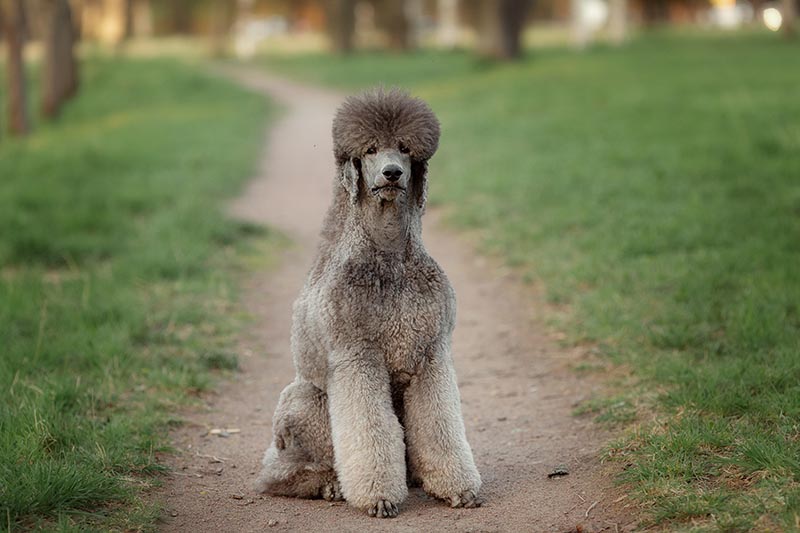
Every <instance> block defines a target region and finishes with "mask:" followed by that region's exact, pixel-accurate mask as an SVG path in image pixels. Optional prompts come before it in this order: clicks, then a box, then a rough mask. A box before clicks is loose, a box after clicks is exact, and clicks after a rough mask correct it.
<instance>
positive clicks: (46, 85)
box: [42, 0, 78, 118]
mask: <svg viewBox="0 0 800 533" xmlns="http://www.w3.org/2000/svg"><path fill="white" fill-rule="evenodd" d="M43 8H44V14H45V17H46V19H47V28H46V32H47V34H46V35H45V42H44V62H43V67H44V70H43V72H42V113H43V114H44V116H45V117H48V118H52V117H55V116H56V115H58V113H59V111H60V110H61V105H62V104H63V103H64V101H65V100H67V99H69V98H71V97H72V96H74V95H75V93H77V91H78V64H77V61H76V59H75V50H74V47H75V29H74V27H73V25H72V11H71V9H70V6H69V0H46V1H45V2H43Z"/></svg>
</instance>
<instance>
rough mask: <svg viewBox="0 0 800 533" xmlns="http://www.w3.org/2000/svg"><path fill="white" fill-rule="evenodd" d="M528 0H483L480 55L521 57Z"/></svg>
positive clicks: (480, 14) (481, 5)
mask: <svg viewBox="0 0 800 533" xmlns="http://www.w3.org/2000/svg"><path fill="white" fill-rule="evenodd" d="M529 5H530V1H529V0H481V2H480V5H479V12H478V16H479V17H480V18H479V29H478V31H479V33H480V35H479V42H478V51H479V53H480V54H481V55H482V56H484V57H487V58H490V59H501V60H508V59H516V58H518V57H519V56H520V55H521V54H522V43H521V37H522V30H523V29H524V27H525V15H526V14H527V12H528V7H529Z"/></svg>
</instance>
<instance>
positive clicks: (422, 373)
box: [257, 89, 481, 518]
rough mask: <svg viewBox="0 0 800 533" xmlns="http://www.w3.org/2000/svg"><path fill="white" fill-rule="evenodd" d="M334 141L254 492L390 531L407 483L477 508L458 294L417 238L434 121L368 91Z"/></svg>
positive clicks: (389, 94)
mask: <svg viewBox="0 0 800 533" xmlns="http://www.w3.org/2000/svg"><path fill="white" fill-rule="evenodd" d="M333 141H334V155H335V157H336V165H337V174H336V181H335V184H334V194H333V202H332V203H331V206H330V208H329V210H328V214H327V216H326V218H325V222H324V225H323V229H322V234H321V240H322V242H321V244H320V246H319V251H318V254H317V257H316V259H315V260H314V263H313V266H312V268H311V271H310V273H309V275H308V279H307V281H306V284H305V286H304V287H303V290H302V292H301V293H300V297H299V298H298V299H297V301H296V302H295V305H294V316H293V326H292V353H293V355H294V365H295V369H296V372H297V377H296V378H295V381H294V382H293V383H291V384H290V385H289V386H288V387H286V389H284V391H283V393H281V397H280V400H279V402H278V407H277V409H276V411H275V417H274V419H273V435H274V437H273V441H272V444H271V445H270V447H269V449H267V451H266V453H265V455H264V460H263V464H264V468H263V470H262V472H261V475H260V476H259V480H258V484H257V488H258V489H259V490H260V491H262V492H266V493H268V494H274V495H284V496H297V497H303V498H317V497H322V498H325V499H329V500H333V499H342V498H344V499H345V500H347V502H348V503H349V504H351V505H353V506H355V507H358V508H360V509H364V510H366V511H367V512H368V513H369V515H370V516H377V517H384V518H387V517H394V516H397V506H398V505H399V504H400V503H401V502H402V501H403V500H404V499H405V497H406V495H407V493H408V488H407V476H409V478H410V480H411V482H412V483H419V484H421V486H422V487H423V489H424V490H425V492H427V493H428V494H430V495H431V496H434V497H436V498H441V499H443V500H445V501H447V502H449V503H450V504H451V505H452V506H453V507H477V506H479V505H480V503H481V501H480V499H479V498H478V490H479V489H480V486H481V478H480V475H479V474H478V470H477V468H475V462H474V460H473V458H472V450H470V447H469V444H468V443H467V439H466V435H465V432H464V422H463V419H462V416H461V405H460V398H459V392H458V387H457V385H456V374H455V370H454V368H453V360H452V357H451V354H450V338H451V335H452V332H453V326H454V323H455V313H456V302H455V294H454V292H453V288H452V287H451V286H450V283H449V281H448V280H447V277H446V276H445V274H444V272H443V271H442V269H441V268H440V267H439V265H438V264H436V262H435V261H434V260H433V259H432V258H431V257H430V256H429V255H428V253H427V252H426V251H425V247H424V246H423V244H422V237H421V230H422V222H421V217H422V214H423V212H424V209H425V198H426V191H427V168H428V159H430V157H431V156H433V154H434V152H435V151H436V148H437V146H438V143H439V122H438V121H437V119H436V117H435V115H434V114H433V112H432V111H431V109H430V108H429V107H428V105H427V104H426V103H425V102H423V101H421V100H418V99H415V98H412V97H410V96H408V95H407V94H405V93H403V92H401V91H398V90H388V91H387V90H383V89H377V90H373V91H370V92H367V93H364V94H362V95H359V96H355V97H351V98H349V99H347V100H346V101H345V102H344V104H343V105H342V107H341V108H340V109H339V111H338V112H337V114H336V117H335V119H334V121H333ZM406 461H408V464H407V465H406Z"/></svg>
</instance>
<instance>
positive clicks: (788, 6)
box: [781, 0, 797, 38]
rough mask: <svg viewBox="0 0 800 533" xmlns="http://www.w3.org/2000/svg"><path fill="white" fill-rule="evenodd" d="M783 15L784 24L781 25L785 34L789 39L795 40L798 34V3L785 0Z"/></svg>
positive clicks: (782, 4)
mask: <svg viewBox="0 0 800 533" xmlns="http://www.w3.org/2000/svg"><path fill="white" fill-rule="evenodd" d="M781 15H783V22H782V23H781V29H782V30H783V34H784V35H785V36H786V37H788V38H793V37H794V36H795V33H796V32H797V30H796V28H795V19H796V18H797V3H796V1H795V0H783V2H782V3H781Z"/></svg>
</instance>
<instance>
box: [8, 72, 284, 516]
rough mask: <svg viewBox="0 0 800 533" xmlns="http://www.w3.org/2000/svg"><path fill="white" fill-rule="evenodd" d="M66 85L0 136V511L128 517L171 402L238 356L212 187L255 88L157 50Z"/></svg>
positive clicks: (244, 133) (251, 251)
mask: <svg viewBox="0 0 800 533" xmlns="http://www.w3.org/2000/svg"><path fill="white" fill-rule="evenodd" d="M82 75H83V79H82V89H81V93H80V95H79V97H78V98H77V99H76V100H74V101H73V102H72V103H70V104H69V105H68V107H67V108H66V109H65V112H64V113H63V115H62V116H61V118H60V120H58V121H57V122H56V123H54V124H50V125H43V124H38V125H37V129H36V131H35V132H34V133H33V135H32V136H31V137H29V138H28V139H25V140H22V141H17V140H12V139H9V138H8V137H6V136H4V137H3V138H1V139H0V177H1V178H0V228H2V229H0V346H2V357H0V391H3V392H2V393H1V394H0V524H2V526H1V527H3V528H6V527H8V529H17V528H22V529H27V528H44V529H51V528H58V529H73V528H77V529H84V528H97V529H98V530H108V529H119V530H127V529H138V528H147V527H149V526H150V525H152V523H153V521H154V519H155V517H156V515H157V513H158V509H157V508H155V507H153V506H149V505H147V504H145V503H143V501H142V499H141V498H139V497H138V495H139V494H140V493H141V489H143V488H146V487H148V486H150V485H151V484H152V483H153V482H154V481H156V480H157V476H156V475H157V474H158V473H159V472H160V471H161V470H162V468H163V467H162V466H160V465H159V464H158V463H157V462H156V460H155V457H154V453H155V452H157V451H159V450H162V449H164V446H165V443H166V442H167V441H166V428H167V426H168V424H169V423H170V422H171V419H170V416H169V413H170V412H174V409H175V407H176V405H178V404H180V403H182V402H185V401H186V400H187V398H191V397H192V395H194V394H196V393H197V392H198V391H201V390H203V389H205V388H207V387H208V386H209V384H210V382H211V380H212V376H213V372H212V371H219V370H230V369H232V368H235V367H236V355H235V352H234V348H235V346H234V345H233V343H232V335H233V333H235V331H236V327H238V326H239V325H241V322H242V320H243V319H244V318H245V317H244V316H243V315H242V312H241V311H238V310H237V309H238V308H237V307H236V306H235V305H234V304H235V297H236V285H235V283H234V282H235V276H234V274H235V273H236V271H237V269H241V268H243V259H244V258H245V255H244V254H248V255H253V256H255V255H260V254H262V253H264V251H265V248H264V246H269V245H270V243H272V242H274V239H273V238H272V237H271V236H270V235H268V234H266V233H265V231H264V230H263V229H260V228H256V227H253V226H249V225H246V224H241V223H235V222H233V221H231V220H229V219H227V218H225V217H224V216H223V214H222V207H223V204H222V202H223V201H224V199H225V198H226V197H229V196H230V195H232V194H235V192H236V191H237V189H238V187H239V186H240V185H241V184H242V183H243V181H244V179H246V178H247V177H248V175H249V174H250V171H251V170H252V168H253V166H254V161H255V158H256V154H257V151H258V149H259V147H260V143H261V139H262V132H263V126H264V120H265V118H266V116H267V113H268V112H269V109H268V107H267V105H266V104H265V103H264V101H263V99H262V98H260V97H258V96H254V95H251V94H248V93H245V92H243V91H242V90H239V89H237V88H234V87H232V86H231V85H229V84H228V83H225V82H222V81H219V80H214V79H211V78H209V77H208V76H206V75H204V74H202V73H200V72H199V71H197V70H196V69H193V68H190V67H188V66H186V65H183V64H180V63H177V62H173V61H168V60H148V61H144V60H142V61H135V60H123V59H119V58H116V59H113V60H110V59H105V60H103V59H93V60H89V61H86V62H85V64H84V65H83V72H82Z"/></svg>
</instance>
